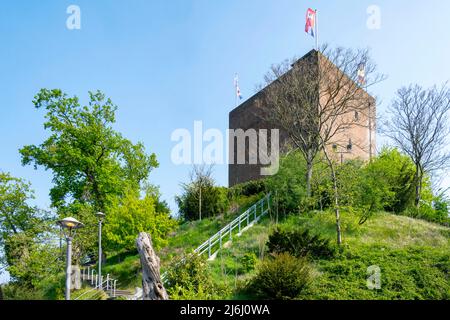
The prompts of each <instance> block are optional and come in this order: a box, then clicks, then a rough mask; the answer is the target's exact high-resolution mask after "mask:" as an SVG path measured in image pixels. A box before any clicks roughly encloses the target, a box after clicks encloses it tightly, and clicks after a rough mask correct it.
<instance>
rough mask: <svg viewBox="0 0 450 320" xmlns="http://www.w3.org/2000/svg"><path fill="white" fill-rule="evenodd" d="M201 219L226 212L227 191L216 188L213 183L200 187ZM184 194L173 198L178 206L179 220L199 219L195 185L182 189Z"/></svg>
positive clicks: (227, 203)
mask: <svg viewBox="0 0 450 320" xmlns="http://www.w3.org/2000/svg"><path fill="white" fill-rule="evenodd" d="M200 188H201V213H202V218H208V217H214V216H217V215H219V214H224V213H225V212H226V211H227V208H228V205H229V202H228V197H227V192H228V191H227V189H226V188H224V187H216V186H214V184H213V182H207V183H204V184H203V185H202V186H201V187H200ZM183 189H184V191H183V192H184V193H183V194H182V195H181V196H177V197H175V201H176V202H177V204H178V208H179V213H180V218H181V219H183V220H186V221H193V220H198V219H199V191H198V187H197V186H196V185H195V184H192V183H191V184H189V185H186V186H184V187H183Z"/></svg>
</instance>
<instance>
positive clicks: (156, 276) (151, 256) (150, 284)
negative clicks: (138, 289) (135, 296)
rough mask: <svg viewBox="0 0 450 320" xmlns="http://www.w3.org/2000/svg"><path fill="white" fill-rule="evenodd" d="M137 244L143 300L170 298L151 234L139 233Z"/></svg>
mask: <svg viewBox="0 0 450 320" xmlns="http://www.w3.org/2000/svg"><path fill="white" fill-rule="evenodd" d="M136 245H137V249H138V252H139V256H140V259H141V266H142V291H143V294H142V298H143V300H169V296H168V294H167V292H166V289H165V288H164V285H163V283H162V281H161V275H160V271H159V270H160V260H159V257H158V256H157V255H156V253H155V250H153V246H152V239H151V237H150V235H149V234H147V233H145V232H141V233H139V236H138V238H137V240H136Z"/></svg>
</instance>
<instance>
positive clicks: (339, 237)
mask: <svg viewBox="0 0 450 320" xmlns="http://www.w3.org/2000/svg"><path fill="white" fill-rule="evenodd" d="M323 151H324V154H325V157H326V159H327V162H328V166H329V167H330V170H331V180H332V181H333V191H334V213H335V216H336V234H337V244H338V245H341V244H342V232H341V215H340V211H339V192H338V186H337V177H336V170H335V169H334V164H333V161H332V160H331V159H330V157H329V156H328V152H327V150H326V148H323Z"/></svg>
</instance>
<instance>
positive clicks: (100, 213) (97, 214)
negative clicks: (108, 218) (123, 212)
mask: <svg viewBox="0 0 450 320" xmlns="http://www.w3.org/2000/svg"><path fill="white" fill-rule="evenodd" d="M95 215H96V216H97V218H98V219H99V220H100V221H103V219H105V214H104V213H103V212H100V211H99V212H97V213H96V214H95Z"/></svg>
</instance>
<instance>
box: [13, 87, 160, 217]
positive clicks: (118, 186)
mask: <svg viewBox="0 0 450 320" xmlns="http://www.w3.org/2000/svg"><path fill="white" fill-rule="evenodd" d="M89 98H90V101H89V103H88V105H87V106H81V104H80V102H79V99H78V98H77V97H76V96H75V97H72V98H71V97H68V96H67V94H65V93H63V92H62V91H61V90H59V89H55V90H47V89H42V90H41V91H40V92H39V93H38V94H37V95H36V96H35V99H34V101H33V103H34V105H35V107H36V108H37V109H40V108H45V109H46V111H47V114H46V122H45V123H44V128H45V129H48V130H50V132H51V135H50V137H49V138H47V139H46V140H45V141H44V142H43V143H42V144H41V145H39V146H35V145H28V146H25V147H23V148H22V149H21V150H20V153H21V155H22V163H23V164H24V165H28V164H34V166H35V168H36V167H37V166H42V167H44V168H45V169H46V170H51V171H52V172H53V182H54V186H53V188H52V189H51V191H50V196H51V200H52V205H53V206H54V207H56V208H60V207H64V206H67V205H69V204H71V203H74V202H80V203H88V204H90V205H92V207H93V209H94V210H99V211H104V210H105V208H106V206H107V204H108V202H109V201H111V197H112V196H114V195H122V193H123V190H124V186H128V187H130V186H131V187H133V188H135V189H136V190H137V189H138V188H139V184H140V182H142V181H144V180H145V179H147V177H148V175H149V173H150V171H151V169H152V168H155V167H157V166H158V163H157V161H156V156H155V154H151V155H149V156H148V155H146V154H145V150H144V146H143V144H142V143H138V144H133V143H132V142H131V141H129V140H127V139H125V138H124V137H122V135H121V134H120V133H118V132H116V131H114V130H113V128H112V124H114V123H115V112H116V110H117V106H115V105H114V104H113V103H112V101H111V100H110V99H106V98H105V95H104V94H103V93H101V92H100V91H97V92H95V93H93V92H89Z"/></svg>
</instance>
